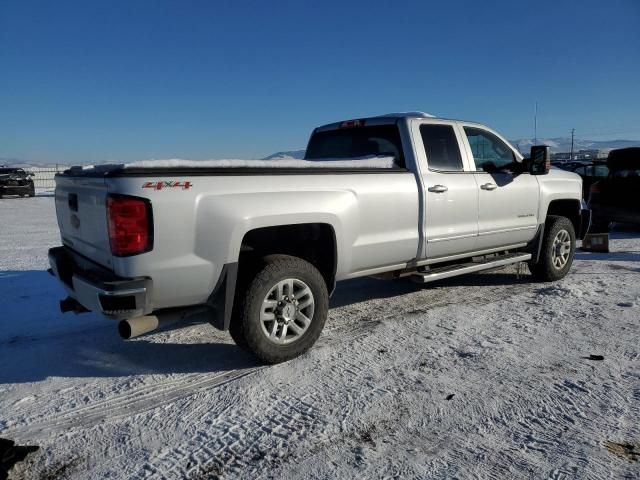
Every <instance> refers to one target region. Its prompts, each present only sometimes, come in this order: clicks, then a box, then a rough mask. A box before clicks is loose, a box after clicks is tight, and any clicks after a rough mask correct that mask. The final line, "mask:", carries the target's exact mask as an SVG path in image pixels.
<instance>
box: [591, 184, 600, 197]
mask: <svg viewBox="0 0 640 480" xmlns="http://www.w3.org/2000/svg"><path fill="white" fill-rule="evenodd" d="M600 192H601V190H600V185H599V184H598V183H592V184H591V186H590V187H589V194H592V193H600Z"/></svg>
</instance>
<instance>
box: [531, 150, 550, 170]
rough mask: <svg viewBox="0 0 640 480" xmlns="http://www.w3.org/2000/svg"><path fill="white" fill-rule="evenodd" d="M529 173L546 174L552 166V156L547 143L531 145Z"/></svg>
mask: <svg viewBox="0 0 640 480" xmlns="http://www.w3.org/2000/svg"><path fill="white" fill-rule="evenodd" d="M528 164H529V173H530V174H531V175H546V174H547V173H549V169H550V168H551V156H550V155H549V147H548V146H546V145H534V146H532V147H531V157H530V158H529V162H528Z"/></svg>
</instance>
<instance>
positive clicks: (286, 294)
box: [230, 255, 329, 363]
mask: <svg viewBox="0 0 640 480" xmlns="http://www.w3.org/2000/svg"><path fill="white" fill-rule="evenodd" d="M241 289H242V291H239V292H238V293H239V295H240V296H239V301H238V304H237V308H235V309H234V318H233V319H232V321H231V325H230V331H231V336H232V338H233V339H234V341H235V342H236V344H238V345H239V346H240V347H243V348H246V349H248V350H250V351H251V352H252V353H254V354H255V355H256V356H257V357H258V358H259V359H260V360H262V361H263V362H267V363H279V362H284V361H286V360H290V359H292V358H295V357H297V356H299V355H302V354H303V353H304V352H306V351H307V350H309V348H311V346H312V345H313V344H314V343H315V342H316V340H317V339H318V337H319V336H320V333H321V332H322V328H323V327H324V323H325V321H326V318H327V312H328V310H329V295H328V292H327V286H326V284H325V282H324V279H323V277H322V275H321V274H320V272H319V271H318V270H317V269H316V268H315V267H314V266H313V265H311V264H310V263H309V262H306V261H305V260H302V259H301V258H297V257H291V256H288V255H269V256H267V257H265V258H264V259H263V265H262V266H261V267H259V268H258V271H257V273H256V274H255V276H254V277H253V278H252V279H250V280H249V281H247V282H246V283H245V287H241Z"/></svg>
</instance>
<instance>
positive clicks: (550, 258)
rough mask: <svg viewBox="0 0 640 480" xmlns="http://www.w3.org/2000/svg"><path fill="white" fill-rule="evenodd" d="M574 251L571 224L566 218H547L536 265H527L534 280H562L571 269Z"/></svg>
mask: <svg viewBox="0 0 640 480" xmlns="http://www.w3.org/2000/svg"><path fill="white" fill-rule="evenodd" d="M575 251H576V234H575V230H574V228H573V223H571V221H570V220H569V219H568V218H566V217H557V216H551V215H550V216H548V217H547V221H546V224H545V232H544V238H543V239H542V247H541V249H540V258H539V259H538V262H537V263H531V262H530V263H529V270H530V271H531V274H532V275H533V277H534V278H535V279H536V280H541V281H544V282H550V281H554V280H560V279H561V278H563V277H564V276H565V275H566V274H567V273H568V272H569V269H570V268H571V264H572V263H573V256H574V255H575Z"/></svg>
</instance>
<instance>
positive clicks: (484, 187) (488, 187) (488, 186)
mask: <svg viewBox="0 0 640 480" xmlns="http://www.w3.org/2000/svg"><path fill="white" fill-rule="evenodd" d="M480 188H481V189H482V190H495V189H496V188H498V186H497V185H496V184H495V183H485V184H484V185H480Z"/></svg>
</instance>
